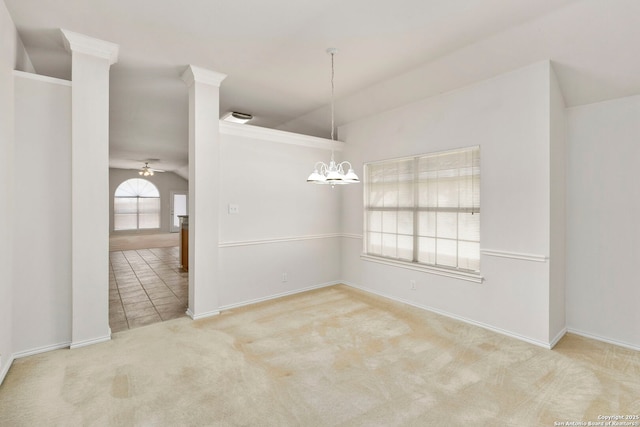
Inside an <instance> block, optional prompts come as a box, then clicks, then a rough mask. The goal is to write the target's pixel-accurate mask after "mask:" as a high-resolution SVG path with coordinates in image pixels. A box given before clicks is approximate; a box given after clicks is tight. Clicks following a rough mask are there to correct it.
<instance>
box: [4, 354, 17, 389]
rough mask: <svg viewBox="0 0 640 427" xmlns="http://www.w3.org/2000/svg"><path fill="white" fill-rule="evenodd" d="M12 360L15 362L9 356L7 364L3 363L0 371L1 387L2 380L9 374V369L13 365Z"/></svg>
mask: <svg viewBox="0 0 640 427" xmlns="http://www.w3.org/2000/svg"><path fill="white" fill-rule="evenodd" d="M14 360H15V357H13V356H9V357H8V361H7V363H5V365H4V367H3V368H2V370H1V371H0V385H2V383H3V382H4V378H5V377H6V376H7V374H8V373H9V369H11V365H13V361H14Z"/></svg>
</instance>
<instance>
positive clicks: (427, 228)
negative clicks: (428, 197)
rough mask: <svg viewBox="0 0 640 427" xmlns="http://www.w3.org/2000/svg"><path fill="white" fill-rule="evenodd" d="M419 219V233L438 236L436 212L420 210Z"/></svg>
mask: <svg viewBox="0 0 640 427" xmlns="http://www.w3.org/2000/svg"><path fill="white" fill-rule="evenodd" d="M419 215H420V216H419V219H418V221H419V222H418V227H419V228H418V235H419V236H429V237H436V213H435V212H420V214H419Z"/></svg>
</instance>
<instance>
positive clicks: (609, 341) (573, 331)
mask: <svg viewBox="0 0 640 427" xmlns="http://www.w3.org/2000/svg"><path fill="white" fill-rule="evenodd" d="M567 332H569V333H570V334H575V335H580V336H581V337H585V338H589V339H592V340H596V341H600V342H606V343H607V344H613V345H617V346H618V347H624V348H628V349H629V350H635V351H640V346H638V345H634V344H629V343H627V342H624V341H618V340H614V339H611V338H605V337H602V336H600V335H595V334H591V333H589V332H584V331H581V330H578V329H573V328H567Z"/></svg>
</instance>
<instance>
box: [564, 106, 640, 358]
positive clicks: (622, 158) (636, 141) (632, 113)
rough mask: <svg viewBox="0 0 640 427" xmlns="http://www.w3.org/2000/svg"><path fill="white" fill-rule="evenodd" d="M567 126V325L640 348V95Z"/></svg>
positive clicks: (581, 110) (591, 110) (590, 111)
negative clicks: (639, 218)
mask: <svg viewBox="0 0 640 427" xmlns="http://www.w3.org/2000/svg"><path fill="white" fill-rule="evenodd" d="M567 120H568V159H569V162H568V170H567V173H568V174H567V189H568V197H567V211H568V212H567V217H568V218H569V220H568V223H567V254H568V257H567V325H568V327H569V330H570V331H575V332H579V333H582V334H584V335H588V336H593V337H596V338H599V339H603V340H605V341H611V342H614V343H618V344H622V345H628V346H631V347H634V348H636V349H640V310H639V309H638V304H639V303H640V286H638V282H639V281H638V273H637V272H636V267H637V266H638V261H639V260H640V225H638V224H639V222H638V212H640V192H639V191H638V185H639V181H638V178H637V175H638V162H639V160H640V96H633V97H628V98H621V99H616V100H612V101H607V102H601V103H597V104H591V105H585V106H581V107H575V108H570V109H568V110H567Z"/></svg>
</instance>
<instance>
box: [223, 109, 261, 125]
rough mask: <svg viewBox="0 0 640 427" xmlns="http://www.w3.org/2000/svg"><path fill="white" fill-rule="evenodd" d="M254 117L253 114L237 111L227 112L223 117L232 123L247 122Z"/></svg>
mask: <svg viewBox="0 0 640 427" xmlns="http://www.w3.org/2000/svg"><path fill="white" fill-rule="evenodd" d="M251 119H253V116H252V115H251V114H245V113H238V112H237V111H232V112H231V113H227V114H225V115H224V117H222V120H224V121H225V122H232V123H247V122H248V121H249V120H251Z"/></svg>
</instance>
